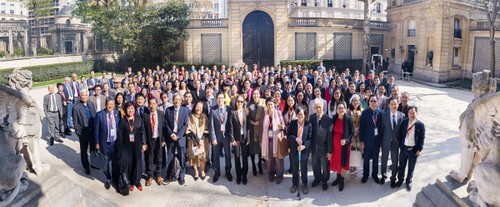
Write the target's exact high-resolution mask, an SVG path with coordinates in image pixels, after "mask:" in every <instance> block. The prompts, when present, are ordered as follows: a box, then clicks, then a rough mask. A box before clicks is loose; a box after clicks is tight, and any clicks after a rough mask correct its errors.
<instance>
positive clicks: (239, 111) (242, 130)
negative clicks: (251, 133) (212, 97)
mask: <svg viewBox="0 0 500 207" xmlns="http://www.w3.org/2000/svg"><path fill="white" fill-rule="evenodd" d="M238 116H239V117H238V118H239V120H240V121H241V122H242V121H243V110H238ZM240 129H241V130H240V132H241V134H242V135H243V134H245V126H241V128H240Z"/></svg>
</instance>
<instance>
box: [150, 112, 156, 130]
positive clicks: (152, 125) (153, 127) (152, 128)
mask: <svg viewBox="0 0 500 207" xmlns="http://www.w3.org/2000/svg"><path fill="white" fill-rule="evenodd" d="M155 127H156V119H155V113H152V114H151V130H152V132H151V134H152V135H154V133H155Z"/></svg>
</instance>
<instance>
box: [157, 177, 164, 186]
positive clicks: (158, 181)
mask: <svg viewBox="0 0 500 207" xmlns="http://www.w3.org/2000/svg"><path fill="white" fill-rule="evenodd" d="M156 184H158V185H163V178H162V177H161V176H158V177H157V178H156Z"/></svg>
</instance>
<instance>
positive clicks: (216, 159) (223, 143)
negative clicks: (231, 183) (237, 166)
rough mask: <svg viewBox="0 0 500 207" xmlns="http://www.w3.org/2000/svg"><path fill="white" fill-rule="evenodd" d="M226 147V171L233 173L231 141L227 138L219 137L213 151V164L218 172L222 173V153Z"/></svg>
mask: <svg viewBox="0 0 500 207" xmlns="http://www.w3.org/2000/svg"><path fill="white" fill-rule="evenodd" d="M223 147H224V158H225V159H226V160H225V161H226V166H225V169H226V173H231V143H229V139H227V138H217V145H215V146H214V151H213V156H212V158H213V160H212V162H213V165H214V171H215V173H216V174H218V175H220V154H221V153H222V148H223Z"/></svg>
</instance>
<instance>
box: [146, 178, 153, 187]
mask: <svg viewBox="0 0 500 207" xmlns="http://www.w3.org/2000/svg"><path fill="white" fill-rule="evenodd" d="M152 183H153V178H148V179H147V180H146V186H150V185H151V184H152Z"/></svg>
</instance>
